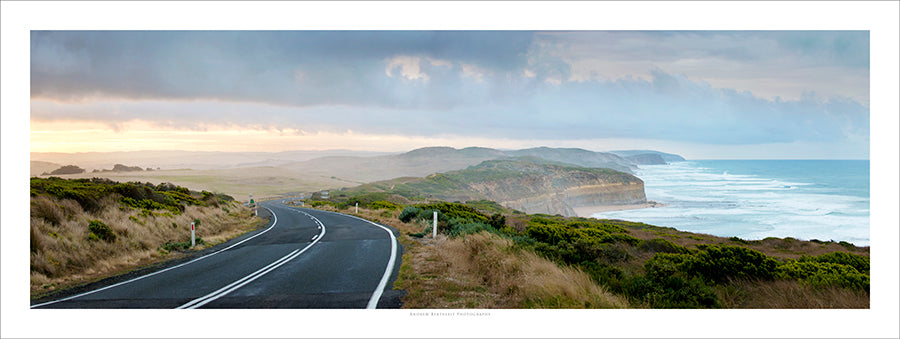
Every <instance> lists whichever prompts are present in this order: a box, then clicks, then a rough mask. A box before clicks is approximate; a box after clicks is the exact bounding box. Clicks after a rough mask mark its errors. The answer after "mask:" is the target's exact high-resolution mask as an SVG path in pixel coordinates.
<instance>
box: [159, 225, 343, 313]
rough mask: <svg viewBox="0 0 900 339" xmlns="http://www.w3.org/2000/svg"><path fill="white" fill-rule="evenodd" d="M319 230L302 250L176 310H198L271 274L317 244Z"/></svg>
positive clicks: (321, 234)
mask: <svg viewBox="0 0 900 339" xmlns="http://www.w3.org/2000/svg"><path fill="white" fill-rule="evenodd" d="M270 211H271V210H270ZM300 213H303V214H306V215H308V216H310V217H311V218H312V219H313V220H314V221H315V222H316V224H319V225H322V222H321V221H319V219H316V218H315V217H313V216H312V215H310V214H308V213H306V212H302V211H301V212H300ZM272 215H275V212H272ZM321 230H322V231H321V232H319V235H318V236H317V237H314V239H315V240H314V241H313V242H311V243H309V244H308V245H306V247H304V248H303V249H296V250H294V251H293V252H291V253H288V254H287V255H285V256H283V257H281V258H279V259H278V260H275V261H273V262H272V263H270V264H269V265H267V266H266V267H263V268H261V269H259V270H257V271H256V272H253V273H250V274H248V275H247V276H244V277H243V278H241V279H238V280H236V281H235V282H232V283H231V284H228V285H226V286H225V287H222V288H220V289H218V290H216V291H214V292H212V293H210V294H207V295H205V296H202V297H200V298H197V299H194V300H191V301H189V302H188V303H186V304H184V305H181V306H179V307H177V308H178V309H194V308H198V307H201V306H203V305H206V304H208V303H210V302H212V301H214V300H216V299H219V298H221V297H224V296H225V295H227V294H229V293H231V292H234V291H235V290H237V289H239V288H241V287H243V286H244V285H247V284H249V283H250V282H252V281H254V280H256V279H258V278H259V277H262V276H263V275H265V274H266V273H269V272H271V271H272V270H274V269H276V268H278V267H280V266H281V265H284V264H286V263H287V262H289V261H291V260H293V259H294V258H296V257H298V256H300V255H301V254H303V252H306V250H308V249H309V248H310V247H312V246H313V245H315V244H316V243H318V242H319V240H321V239H322V237H323V236H325V228H324V227H322V228H321Z"/></svg>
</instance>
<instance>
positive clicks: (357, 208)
mask: <svg viewBox="0 0 900 339" xmlns="http://www.w3.org/2000/svg"><path fill="white" fill-rule="evenodd" d="M356 214H359V203H356Z"/></svg>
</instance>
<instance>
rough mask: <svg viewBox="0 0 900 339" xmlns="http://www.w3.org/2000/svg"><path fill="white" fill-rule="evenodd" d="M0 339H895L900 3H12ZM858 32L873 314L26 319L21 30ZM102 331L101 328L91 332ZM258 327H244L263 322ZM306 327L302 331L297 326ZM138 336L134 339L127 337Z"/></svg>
mask: <svg viewBox="0 0 900 339" xmlns="http://www.w3.org/2000/svg"><path fill="white" fill-rule="evenodd" d="M0 6H2V10H0V13H2V20H0V22H2V30H0V31H2V39H0V41H2V59H0V60H2V99H3V100H2V101H0V102H2V110H0V112H2V125H0V126H2V138H3V139H2V141H3V142H2V160H3V161H2V164H3V166H2V179H3V180H2V182H3V184H2V186H0V187H2V213H0V217H2V229H0V231H2V236H0V241H2V246H0V249H2V264H0V267H2V269H3V274H2V285H0V286H2V298H0V302H2V315H3V317H2V326H0V328H2V332H0V336H2V337H121V336H124V335H128V334H133V335H134V336H141V337H192V336H201V337H210V336H211V337H301V336H302V337H306V336H311V337H348V336H350V337H438V336H440V337H447V336H450V337H466V336H480V337H485V336H502V337H797V336H804V337H898V336H900V334H898V328H897V320H896V319H898V318H900V317H898V280H897V278H898V273H897V271H898V266H900V265H898V261H897V259H898V230H897V229H898V225H900V222H898V218H897V206H898V205H900V203H898V182H897V179H898V158H897V157H898V139H897V135H898V130H897V128H898V112H900V108H898V103H897V97H896V93H898V92H900V89H898V82H900V81H898V77H897V76H898V73H900V72H898V68H897V64H898V60H900V58H898V54H897V52H898V41H900V37H898V24H897V21H898V17H897V13H898V11H900V9H898V3H896V2H805V1H804V2H781V1H777V2H633V3H630V2H576V3H568V2H567V3H559V2H553V3H545V2H462V3H452V2H434V3H410V2H396V3H383V2H352V3H351V2H335V3H309V2H303V3H288V2H266V3H244V2H221V3H216V2H149V3H148V2H140V3H119V2H7V1H4V2H2V4H0ZM32 29H47V30H54V29H64V30H70V29H228V30H232V29H324V30H327V29H336V30H346V29H464V30H469V29H536V30H539V29H566V30H568V29H577V30H581V29H584V30H602V29H689V30H690V29H714V30H720V29H729V30H745V29H749V30H759V29H762V30H772V29H779V30H781V29H798V30H808V29H841V30H847V29H853V30H870V31H871V34H870V37H871V48H872V49H871V67H872V68H871V69H872V71H871V81H872V88H871V103H872V105H871V107H872V109H871V115H872V119H871V121H872V129H871V142H872V147H871V157H872V162H871V168H872V182H873V185H872V187H871V188H872V189H871V192H872V206H871V207H872V208H871V211H872V215H871V221H872V233H871V234H872V248H873V249H872V257H873V259H872V266H873V268H872V270H873V274H872V279H873V283H872V308H871V309H870V310H851V311H845V310H823V311H817V310H775V311H753V310H728V311H673V310H588V311H578V310H559V311H537V310H498V311H491V312H490V313H491V316H490V317H480V318H475V317H456V318H453V319H447V318H441V317H430V318H417V317H412V316H410V311H406V310H378V311H376V312H363V311H365V310H363V311H322V310H316V311H305V310H286V311H274V310H260V311H197V312H193V313H191V314H190V316H189V317H184V316H179V315H175V314H173V313H170V312H172V311H164V310H146V311H118V310H113V311H101V310H79V311H77V312H72V311H65V310H30V309H28V304H29V303H28V297H27V296H28V264H27V263H28V245H27V244H28V243H27V241H24V240H23V239H27V238H28V231H27V226H26V225H28V222H29V221H28V216H27V211H28V199H27V198H26V197H27V192H28V187H27V184H26V183H25V179H26V178H27V177H28V149H29V147H28V138H29V136H28V131H29V128H28V126H29V122H28V110H29V101H28V97H29V86H28V75H29V56H28V51H29V44H30V40H29V30H32ZM98 319H102V321H99V320H98ZM263 320H265V323H267V326H247V325H250V324H257V323H262V322H263ZM304 324H305V325H314V326H302V325H304ZM133 329H138V330H137V331H131V330H133Z"/></svg>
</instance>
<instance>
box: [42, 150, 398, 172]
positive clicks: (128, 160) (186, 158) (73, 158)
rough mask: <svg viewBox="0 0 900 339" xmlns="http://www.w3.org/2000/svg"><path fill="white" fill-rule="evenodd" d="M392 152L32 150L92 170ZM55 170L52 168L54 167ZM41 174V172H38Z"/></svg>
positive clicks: (227, 165)
mask: <svg viewBox="0 0 900 339" xmlns="http://www.w3.org/2000/svg"><path fill="white" fill-rule="evenodd" d="M385 154H390V153H387V152H363V151H348V150H325V151H285V152H194V151H133V152H84V153H53V152H32V153H31V160H34V161H40V162H50V163H57V164H76V165H78V166H80V167H82V168H85V169H87V170H88V171H90V170H93V169H96V170H103V169H110V168H112V167H113V166H115V164H130V165H132V166H139V167H142V168H153V169H157V168H160V169H185V168H190V169H195V170H207V169H231V168H247V167H259V166H278V165H284V164H289V163H295V162H298V161H305V160H310V159H315V158H321V157H326V156H353V157H367V156H377V155H385ZM51 170H52V169H51ZM38 174H40V173H38Z"/></svg>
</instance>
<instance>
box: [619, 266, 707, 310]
mask: <svg viewBox="0 0 900 339" xmlns="http://www.w3.org/2000/svg"><path fill="white" fill-rule="evenodd" d="M691 260H693V258H692V256H691V255H688V254H668V253H657V254H656V255H655V256H654V257H653V258H652V259H650V260H648V261H647V262H646V263H645V264H644V270H645V271H646V272H647V273H646V275H644V276H636V277H632V278H629V279H626V281H625V282H624V283H623V286H622V289H623V290H624V292H625V293H626V295H628V296H629V297H631V298H634V299H637V300H640V301H644V302H647V303H648V304H649V305H650V306H651V307H653V308H715V307H719V306H720V303H719V300H718V296H717V294H716V293H715V290H714V289H713V288H712V287H710V286H708V285H706V283H705V282H704V280H703V279H701V278H700V277H696V276H690V275H688V274H686V273H685V270H684V265H685V264H687V263H689V262H690V261H691Z"/></svg>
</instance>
